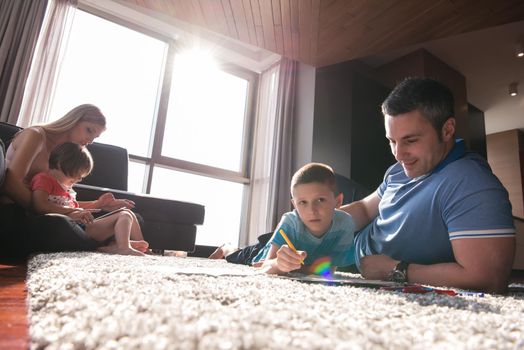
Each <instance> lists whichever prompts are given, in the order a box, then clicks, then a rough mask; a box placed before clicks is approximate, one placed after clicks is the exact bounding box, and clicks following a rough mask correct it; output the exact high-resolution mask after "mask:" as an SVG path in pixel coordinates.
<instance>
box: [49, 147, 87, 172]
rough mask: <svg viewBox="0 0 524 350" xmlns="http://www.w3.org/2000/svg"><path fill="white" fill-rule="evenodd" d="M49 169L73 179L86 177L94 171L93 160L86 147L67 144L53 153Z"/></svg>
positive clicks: (50, 156)
mask: <svg viewBox="0 0 524 350" xmlns="http://www.w3.org/2000/svg"><path fill="white" fill-rule="evenodd" d="M49 168H50V169H57V170H61V171H62V172H63V173H64V174H65V175H67V176H71V177H77V176H85V175H88V174H89V173H90V172H91V170H93V158H92V157H91V153H89V151H88V150H87V148H85V147H84V146H81V145H78V144H76V143H72V142H66V143H63V144H61V145H58V146H56V147H55V148H54V149H53V150H52V151H51V154H50V155H49Z"/></svg>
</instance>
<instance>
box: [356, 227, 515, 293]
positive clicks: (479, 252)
mask: <svg viewBox="0 0 524 350" xmlns="http://www.w3.org/2000/svg"><path fill="white" fill-rule="evenodd" d="M451 246H452V248H453V253H454V255H455V259H456V262H455V263H441V264H433V265H419V264H410V265H409V267H408V281H409V282H410V283H421V284H430V285H434V286H448V287H456V288H463V289H474V290H480V291H485V292H490V293H504V292H505V291H506V290H507V287H508V281H509V277H510V273H511V268H512V266H513V259H514V255H515V238H513V237H504V238H464V239H455V240H452V241H451ZM397 263H398V261H397V260H393V259H391V258H389V257H387V256H385V255H370V256H366V257H363V258H361V260H360V264H361V266H360V267H361V269H362V275H363V276H364V277H365V278H369V279H387V278H388V276H389V273H390V272H391V271H392V270H393V269H394V267H395V266H396V264H397Z"/></svg>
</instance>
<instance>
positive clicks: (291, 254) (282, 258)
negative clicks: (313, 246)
mask: <svg viewBox="0 0 524 350" xmlns="http://www.w3.org/2000/svg"><path fill="white" fill-rule="evenodd" d="M306 256H307V253H306V252H305V251H302V250H299V251H298V252H295V251H293V249H291V248H290V247H289V246H287V245H285V244H284V245H282V246H281V247H280V249H278V251H277V258H276V263H277V266H276V267H277V269H278V270H280V271H281V272H289V271H293V270H297V269H300V268H301V267H302V262H303V261H304V259H305V258H306Z"/></svg>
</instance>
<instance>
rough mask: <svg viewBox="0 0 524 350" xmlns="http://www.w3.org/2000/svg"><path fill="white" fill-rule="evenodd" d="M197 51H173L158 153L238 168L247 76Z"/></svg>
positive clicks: (232, 168)
mask: <svg viewBox="0 0 524 350" xmlns="http://www.w3.org/2000/svg"><path fill="white" fill-rule="evenodd" d="M203 55H204V54H202V53H200V54H198V53H194V52H192V53H185V54H179V55H177V56H176V57H175V62H174V67H173V79H172V85H171V93H170V94H171V96H170V99H169V107H168V112H167V121H166V129H165V134H164V142H163V144H162V155H164V156H168V157H172V158H178V159H182V160H187V161H191V162H195V163H201V164H206V165H210V166H214V167H218V168H223V169H228V170H232V171H240V170H241V169H242V168H241V162H242V143H243V135H244V127H245V125H244V124H245V120H244V116H245V110H246V99H247V90H248V81H247V80H245V79H242V78H239V77H237V76H234V75H232V74H229V73H226V72H224V71H221V70H219V69H218V68H217V67H216V66H215V65H214V64H213V61H212V60H211V59H209V58H206V57H205V56H203Z"/></svg>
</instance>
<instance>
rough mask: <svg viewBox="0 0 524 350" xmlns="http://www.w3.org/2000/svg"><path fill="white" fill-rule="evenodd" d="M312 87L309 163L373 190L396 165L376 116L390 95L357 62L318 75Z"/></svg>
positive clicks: (381, 123)
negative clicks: (313, 103) (327, 168)
mask: <svg viewBox="0 0 524 350" xmlns="http://www.w3.org/2000/svg"><path fill="white" fill-rule="evenodd" d="M316 82H317V85H316V89H315V120H314V130H313V160H314V161H318V162H324V163H327V164H329V165H331V166H333V168H334V169H335V171H336V172H337V173H339V174H341V175H344V176H346V177H348V178H350V179H353V180H355V181H357V182H358V183H360V184H362V185H363V186H365V187H366V188H368V189H370V190H374V189H375V188H377V186H378V185H379V184H380V182H381V181H382V179H383V176H384V172H385V170H386V169H387V168H388V167H389V166H390V165H391V164H393V163H394V161H395V160H394V158H393V156H392V155H391V152H390V150H389V146H388V143H387V141H386V138H385V132H384V123H383V117H382V113H381V111H380V105H381V103H382V101H383V100H384V99H385V98H386V96H387V94H388V93H389V89H388V88H386V87H384V86H383V85H382V84H381V83H380V82H378V81H377V80H376V78H375V77H373V72H372V71H370V70H369V67H367V66H364V65H362V64H361V63H359V62H356V61H352V62H344V63H340V64H336V65H332V66H328V67H323V68H319V69H317V74H316Z"/></svg>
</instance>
